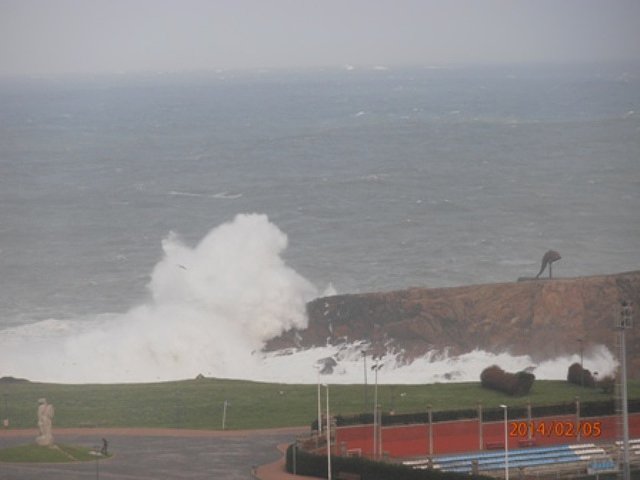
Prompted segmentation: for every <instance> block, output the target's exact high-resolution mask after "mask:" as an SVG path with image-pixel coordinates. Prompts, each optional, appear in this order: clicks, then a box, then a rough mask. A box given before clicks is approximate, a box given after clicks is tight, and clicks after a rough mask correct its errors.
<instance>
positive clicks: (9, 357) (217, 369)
mask: <svg viewBox="0 0 640 480" xmlns="http://www.w3.org/2000/svg"><path fill="white" fill-rule="evenodd" d="M162 247H163V251H164V256H163V258H162V259H161V260H160V261H159V262H158V264H157V265H156V266H155V268H154V269H153V272H152V274H151V281H150V282H149V285H148V288H149V292H150V297H151V298H150V300H149V301H147V302H146V303H144V304H142V305H139V306H137V307H135V308H132V309H130V310H129V311H128V312H126V313H124V314H96V315H94V316H91V317H88V318H79V319H75V320H60V319H49V320H44V321H40V322H35V323H32V324H28V325H22V326H19V327H12V328H7V329H4V330H0V377H1V376H15V377H23V378H28V379H30V380H33V381H42V382H60V383H117V382H153V381H165V380H178V379H185V378H194V377H196V376H197V375H200V374H202V375H205V376H208V377H220V378H237V379H246V380H255V381H265V382H281V383H315V382H316V381H317V380H318V376H319V375H320V372H321V370H324V371H325V373H324V374H323V375H322V377H323V379H324V380H323V381H328V382H331V383H342V384H350V383H361V382H362V381H363V379H364V378H363V377H364V374H363V367H364V358H363V354H362V351H363V350H364V349H366V348H367V345H366V344H364V343H361V342H360V343H358V342H356V343H352V344H343V345H338V346H335V345H334V346H331V345H328V346H325V347H318V348H311V349H306V350H286V351H279V352H268V353H265V352H263V351H262V349H263V347H264V345H265V342H266V341H267V340H269V339H270V338H273V337H275V336H277V335H279V334H281V333H283V332H285V331H287V330H290V329H292V328H297V329H303V328H305V327H306V325H307V318H306V303H307V302H308V301H310V300H312V299H313V298H315V297H317V296H318V293H319V292H318V290H317V289H316V288H315V287H314V286H313V285H312V284H311V283H310V282H309V281H307V280H306V279H305V278H303V277H302V276H301V275H299V274H298V273H296V272H295V271H294V270H293V269H291V268H290V267H288V266H287V265H286V264H285V262H284V260H283V259H282V257H281V255H282V253H283V252H284V250H285V249H286V247H287V236H286V235H285V234H284V233H283V232H282V231H280V230H279V229H278V227H276V226H275V225H274V224H273V223H271V222H269V220H268V218H267V217H266V216H265V215H257V214H251V215H238V216H236V217H235V218H234V219H233V220H232V221H230V222H228V223H224V224H222V225H220V226H218V227H216V228H214V229H213V230H211V232H209V233H208V234H207V235H206V236H205V237H204V238H203V239H202V240H201V241H200V242H199V243H198V244H197V245H195V246H194V247H190V246H188V245H185V244H184V243H183V242H182V241H181V240H180V239H179V238H178V236H177V235H175V234H170V235H169V236H168V237H167V238H166V239H165V240H164V241H163V242H162ZM328 294H335V290H334V289H333V287H332V286H331V285H330V286H329V287H328V289H327V290H326V291H325V295H328ZM326 359H331V360H326ZM370 361H371V359H369V362H370ZM379 361H380V362H382V363H383V366H382V368H381V369H380V370H379V374H378V380H379V382H380V383H383V384H389V383H401V384H420V383H432V382H464V381H477V380H478V379H479V376H480V372H481V371H482V370H483V369H484V368H485V367H487V366H489V365H492V364H498V365H500V366H501V367H502V368H504V369H506V370H510V371H515V370H522V369H525V368H532V369H533V371H534V373H535V374H536V376H537V377H538V378H543V379H561V378H564V376H565V375H566V371H567V368H568V366H569V365H570V364H571V363H573V362H575V361H578V358H577V356H575V355H574V356H566V357H560V358H556V359H552V360H549V361H546V362H542V363H538V364H536V363H534V362H533V361H532V360H531V359H530V358H529V357H527V356H514V355H510V354H508V353H491V352H485V351H480V350H475V351H472V352H469V353H465V354H462V355H450V354H449V353H448V352H447V351H432V352H429V353H428V354H427V355H425V356H423V357H420V358H417V359H415V360H414V361H412V362H410V363H407V362H406V361H404V360H402V356H401V355H398V354H396V353H388V354H387V355H386V356H385V357H383V358H381V359H380V360H379ZM327 366H329V367H330V368H326V369H324V368H323V367H327ZM615 366H616V361H615V359H614V357H613V355H611V353H610V352H609V351H608V350H607V349H606V347H603V346H601V347H596V348H593V349H591V350H589V351H588V352H586V356H585V367H586V368H589V369H590V370H594V371H598V372H599V374H600V375H601V376H604V375H607V374H609V373H611V372H612V371H613V370H614V369H615ZM329 371H330V373H329Z"/></svg>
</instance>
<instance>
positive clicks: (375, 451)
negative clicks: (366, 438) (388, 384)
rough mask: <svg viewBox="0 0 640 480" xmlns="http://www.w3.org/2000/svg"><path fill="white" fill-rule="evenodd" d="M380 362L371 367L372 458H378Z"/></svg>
mask: <svg viewBox="0 0 640 480" xmlns="http://www.w3.org/2000/svg"><path fill="white" fill-rule="evenodd" d="M382 365H384V364H382V363H376V364H375V365H373V366H372V367H371V370H373V371H374V372H375V387H374V389H373V458H374V460H375V459H377V458H378V450H379V446H378V443H379V439H378V436H379V435H378V429H379V425H378V421H379V419H378V370H380V368H382Z"/></svg>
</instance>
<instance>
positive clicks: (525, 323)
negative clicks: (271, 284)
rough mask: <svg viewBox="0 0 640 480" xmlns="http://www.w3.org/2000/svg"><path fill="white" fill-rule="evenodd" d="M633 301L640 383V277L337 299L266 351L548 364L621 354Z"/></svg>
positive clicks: (630, 342) (315, 305) (631, 335)
mask: <svg viewBox="0 0 640 480" xmlns="http://www.w3.org/2000/svg"><path fill="white" fill-rule="evenodd" d="M622 300H627V301H631V302H632V304H633V309H634V310H633V316H634V318H635V319H636V321H635V322H634V323H635V325H634V328H632V329H630V330H627V333H626V336H627V352H628V361H629V364H628V372H629V376H630V377H632V378H636V379H640V320H637V319H639V318H640V315H639V314H640V271H634V272H626V273H619V274H614V275H598V276H592V277H579V278H566V279H553V280H543V279H540V280H530V281H523V282H517V283H500V284H487V285H472V286H465V287H453V288H438V289H425V288H411V289H408V290H400V291H395V292H388V293H368V294H359V295H337V296H334V297H326V298H319V299H316V300H314V301H312V302H310V303H309V304H308V305H307V311H308V315H309V326H308V328H307V329H305V330H301V331H290V332H287V333H285V334H284V335H282V336H280V337H278V338H275V339H273V340H271V341H270V342H269V343H268V344H267V347H266V349H267V350H277V349H281V348H288V347H294V346H295V347H302V348H308V347H312V346H319V345H326V344H327V342H329V343H332V344H336V343H341V342H345V341H346V342H354V341H358V340H366V341H368V342H371V345H372V347H371V348H372V349H373V351H374V353H375V352H376V351H378V352H380V353H382V352H383V351H385V350H389V349H391V350H395V351H398V352H399V351H403V352H404V353H403V355H404V356H405V357H406V359H407V360H411V359H412V358H414V357H416V356H419V355H422V354H424V353H426V352H427V351H429V350H433V349H438V350H444V349H445V348H448V349H450V352H451V353H454V354H460V353H466V352H469V351H471V350H473V349H475V348H480V349H483V350H487V351H492V352H504V351H507V352H510V353H512V354H517V355H520V354H527V355H530V356H531V357H532V358H533V359H534V360H544V359H547V358H552V357H556V356H558V355H562V354H569V353H577V352H579V351H580V343H579V342H578V339H582V340H583V346H584V349H585V351H588V348H589V347H590V346H593V345H602V344H604V345H606V346H607V347H609V349H610V350H611V351H612V352H614V354H615V355H617V350H616V349H615V345H616V333H615V331H614V329H613V326H614V321H615V320H616V319H619V318H620V310H621V309H620V303H621V301H622Z"/></svg>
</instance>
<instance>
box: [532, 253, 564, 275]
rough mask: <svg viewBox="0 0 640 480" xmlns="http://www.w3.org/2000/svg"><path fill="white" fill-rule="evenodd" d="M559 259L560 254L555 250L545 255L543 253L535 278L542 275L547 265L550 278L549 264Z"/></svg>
mask: <svg viewBox="0 0 640 480" xmlns="http://www.w3.org/2000/svg"><path fill="white" fill-rule="evenodd" d="M561 258H562V257H561V256H560V254H559V253H558V252H556V251H555V250H549V251H548V252H547V253H545V254H544V256H543V257H542V265H541V266H540V271H539V272H538V274H537V275H536V278H539V277H540V275H542V272H544V269H545V268H547V265H548V266H549V278H552V271H551V264H552V263H553V262H556V261H558V260H560V259H561Z"/></svg>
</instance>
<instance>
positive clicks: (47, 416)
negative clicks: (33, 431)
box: [36, 398, 55, 447]
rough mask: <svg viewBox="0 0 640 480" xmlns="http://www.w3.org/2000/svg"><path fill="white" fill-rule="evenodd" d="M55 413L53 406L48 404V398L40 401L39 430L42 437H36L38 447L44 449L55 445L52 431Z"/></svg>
mask: <svg viewBox="0 0 640 480" xmlns="http://www.w3.org/2000/svg"><path fill="white" fill-rule="evenodd" d="M54 413H55V411H54V409H53V405H51V404H50V403H47V399H46V398H41V399H39V400H38V430H39V432H40V435H38V436H37V437H36V443H37V444H38V445H41V446H44V447H49V446H51V445H53V435H52V434H51V429H52V426H53V415H54Z"/></svg>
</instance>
